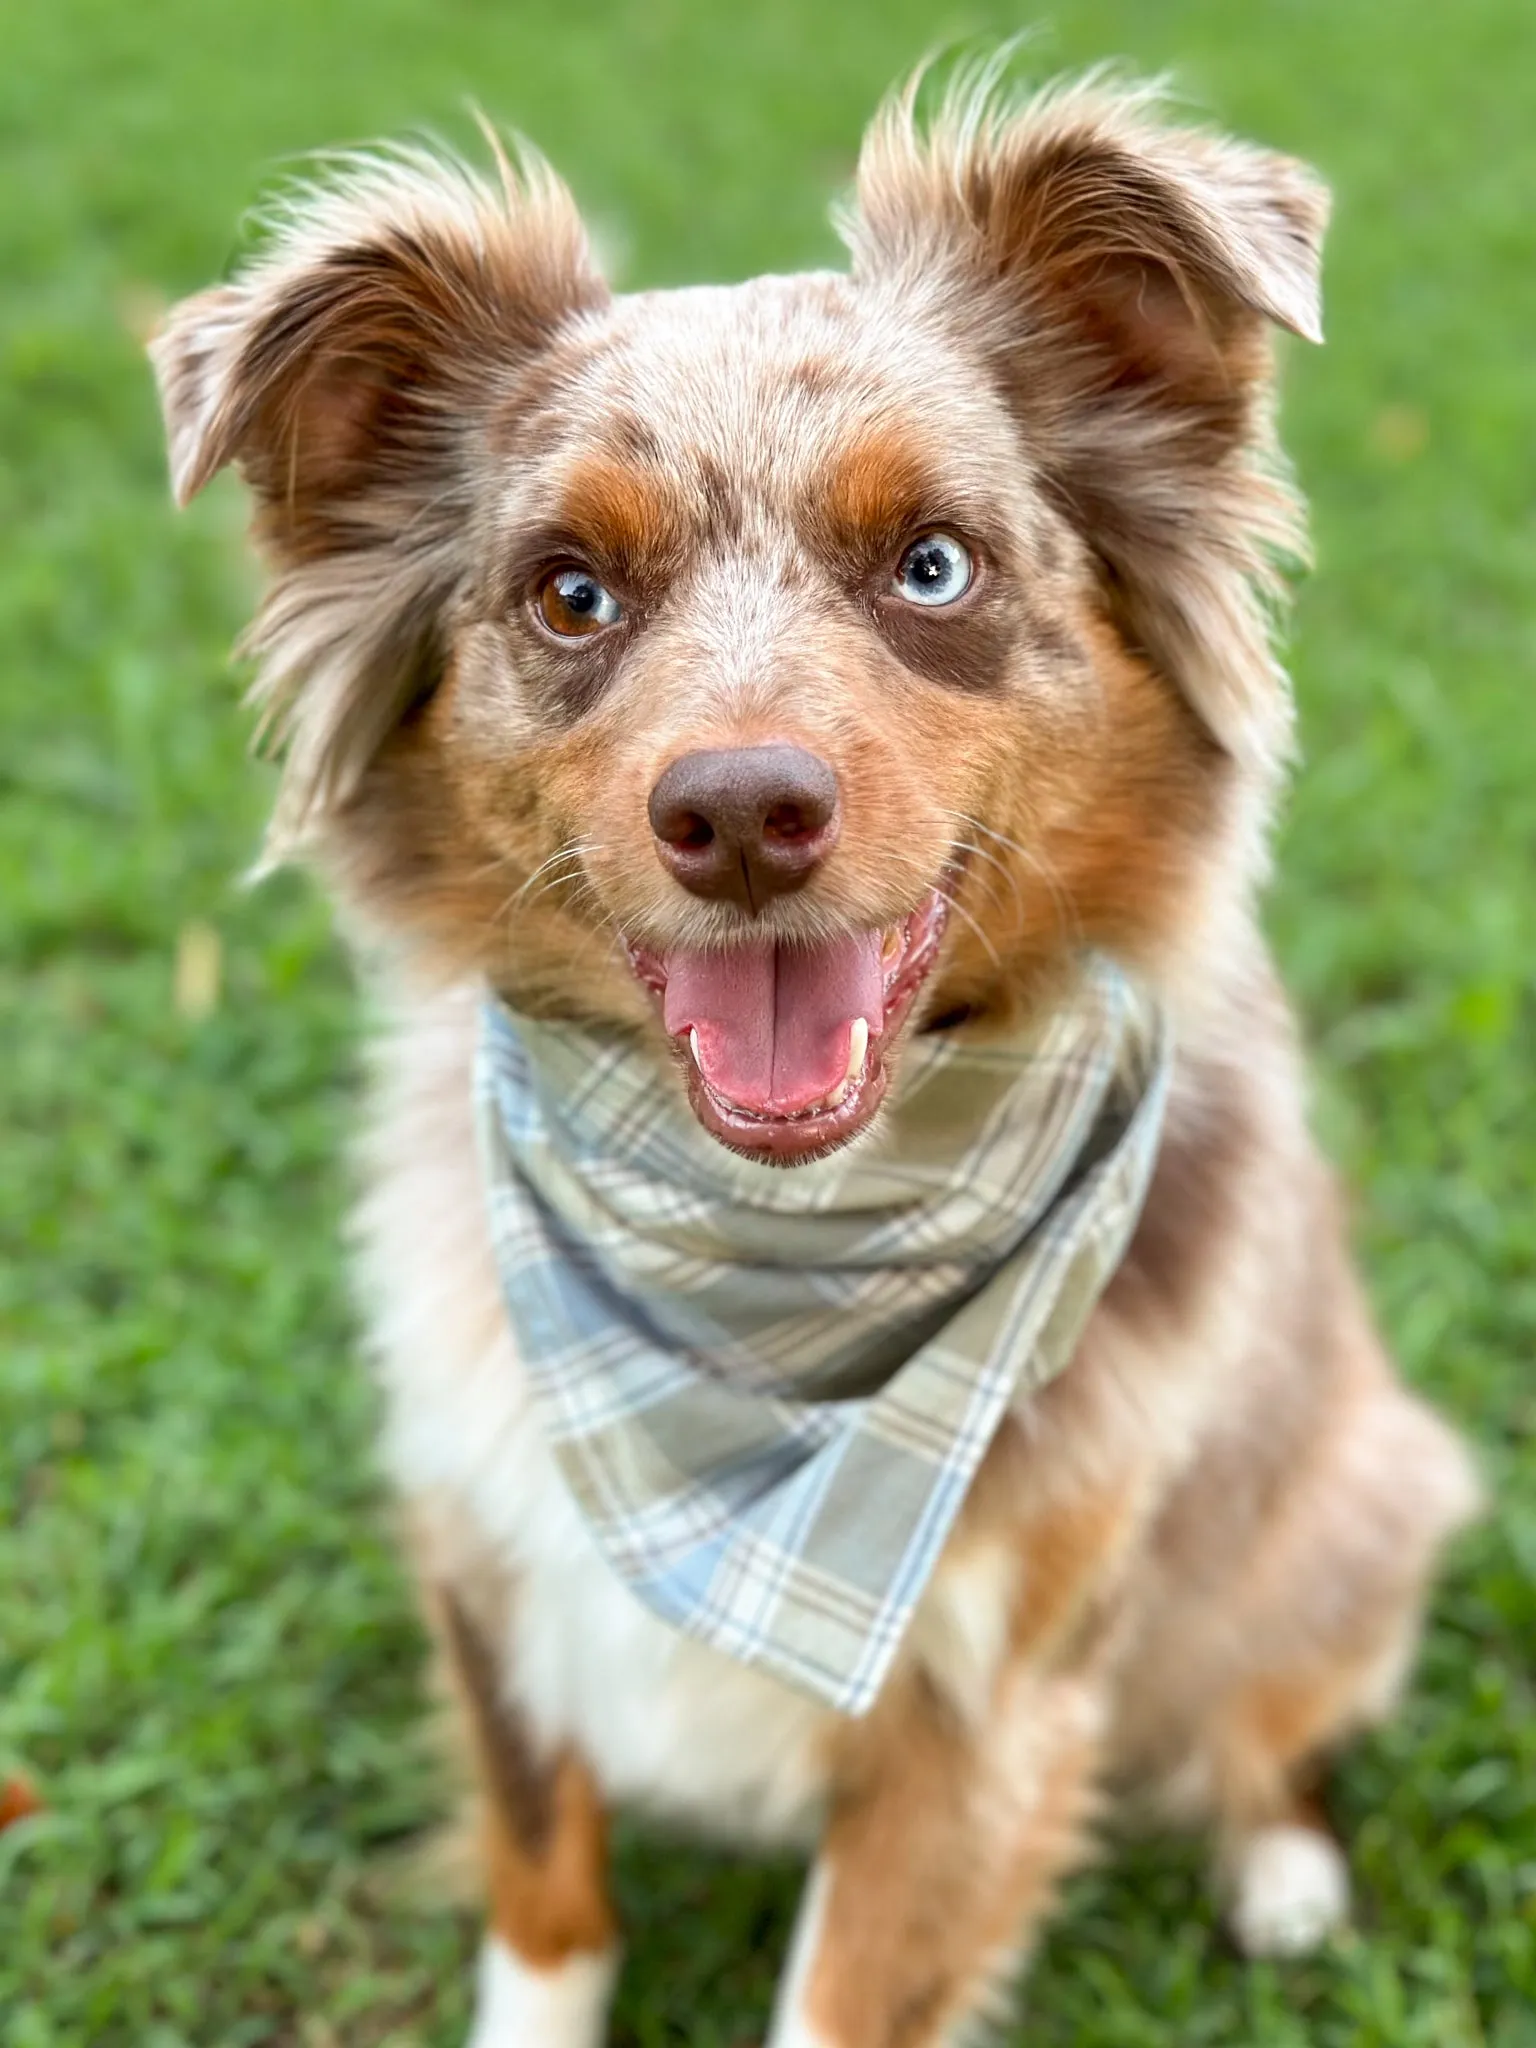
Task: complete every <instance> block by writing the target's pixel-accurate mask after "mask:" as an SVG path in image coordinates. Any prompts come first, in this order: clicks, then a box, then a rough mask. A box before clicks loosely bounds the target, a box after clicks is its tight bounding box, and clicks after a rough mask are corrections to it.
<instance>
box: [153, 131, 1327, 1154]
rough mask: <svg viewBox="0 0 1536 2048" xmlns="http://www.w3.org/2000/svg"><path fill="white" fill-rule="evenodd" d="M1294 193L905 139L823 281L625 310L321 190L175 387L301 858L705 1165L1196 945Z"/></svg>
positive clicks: (529, 216) (572, 255) (543, 211)
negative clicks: (668, 1107) (479, 987)
mask: <svg viewBox="0 0 1536 2048" xmlns="http://www.w3.org/2000/svg"><path fill="white" fill-rule="evenodd" d="M1322 215H1323V206H1322V201H1321V198H1320V195H1319V193H1318V190H1317V188H1316V187H1315V186H1314V185H1313V184H1312V183H1311V182H1310V181H1309V180H1308V179H1307V178H1306V177H1305V176H1304V175H1303V174H1301V173H1300V172H1299V171H1298V170H1297V168H1296V167H1295V166H1294V165H1291V164H1289V163H1287V162H1285V161H1284V160H1281V159H1275V158H1269V157H1265V156H1261V155H1259V154H1258V153H1256V152H1250V151H1246V150H1239V149H1236V148H1234V147H1233V146H1231V145H1225V144H1223V145H1217V144H1214V143H1211V142H1208V141H1206V140H1204V139H1199V138H1191V137H1188V136H1183V135H1177V134H1169V133H1167V132H1165V131H1160V130H1156V129H1152V128H1149V127H1147V126H1146V125H1145V124H1144V122H1143V119H1142V116H1141V113H1140V111H1139V109H1138V108H1137V107H1135V106H1130V105H1127V104H1125V103H1123V102H1113V103H1110V102H1105V101H1103V100H1100V99H1092V98H1089V97H1085V96H1081V95H1079V96H1077V97H1075V98H1067V99H1063V100H1059V101H1057V102H1055V103H1053V104H1051V105H1048V106H1043V107H1036V108H1035V109H1033V110H1027V111H1025V112H1024V113H1022V114H1018V115H1015V116H1012V117H1007V116H1004V115H1000V114H999V115H988V114H986V113H984V112H978V111H976V110H974V109H973V110H971V111H970V112H969V113H965V112H962V111H961V110H959V109H951V111H950V112H949V113H948V114H947V115H945V116H942V117H941V118H940V121H939V123H938V124H937V126H936V128H935V130H934V131H933V133H932V134H931V135H929V136H927V137H921V136H919V135H918V134H917V132H916V131H915V129H914V128H913V125H912V123H911V120H910V116H909V114H908V113H907V112H906V110H905V109H903V108H897V109H895V110H893V111H892V112H890V113H889V114H888V115H887V116H886V117H885V118H884V120H883V121H882V122H881V123H880V124H878V125H877V128H876V130H875V131H874V132H873V134H872V136H871V139H870V142H869V143H868V145H867V146H866V153H865V161H864V165H863V167H862V173H861V181H860V211H859V213H858V214H857V215H856V216H855V218H854V220H853V222H852V223H851V227H850V238H851V240H852V242H853V246H854V254H855V264H854V270H853V273H852V275H851V276H849V277H843V276H834V275H814V276H803V277H795V278H764V279H759V280H757V281H755V282H753V283H750V284H746V285H741V286H737V287H733V288H729V289H711V290H696V291H684V292H674V293H659V294H645V295H640V296H635V297H628V298H614V297H612V296H610V295H609V294H608V292H607V291H606V289H605V288H604V287H603V286H602V284H601V283H600V281H599V280H598V279H597V278H596V277H595V276H594V274H593V273H592V271H591V269H590V267H589V264H588V261H587V258H586V255H585V250H584V246H583V243H582V240H581V236H580V231H579V226H578V224H577V223H576V220H575V216H574V214H573V213H572V212H571V210H570V207H569V202H568V201H567V200H566V199H565V197H564V195H563V193H562V192H560V190H559V188H557V187H555V186H554V185H553V184H552V183H551V182H550V181H548V180H547V179H546V178H545V177H544V176H543V175H542V174H540V175H538V176H536V177H535V179H534V181H533V182H532V184H531V186H530V185H526V184H525V185H523V186H518V185H516V184H515V183H514V182H512V181H511V180H510V179H509V181H508V184H507V188H506V191H505V192H504V194H503V195H501V196H500V197H498V198H492V197H491V196H490V195H489V194H487V193H485V192H484V191H482V190H480V189H479V188H477V187H474V186H473V185H471V184H469V183H468V182H466V181H465V180H463V179H462V178H461V177H460V176H459V175H458V174H455V173H444V172H443V171H441V170H440V169H439V170H436V171H433V170H431V169H430V168H428V167H427V166H424V165H422V164H419V163H418V164H394V165H388V166H385V167H382V168H378V169H374V170H372V171H369V172H365V173H360V174H358V176H357V177H356V179H355V180H353V181H352V182H351V183H349V184H344V185H343V187H342V188H341V189H340V190H339V191H333V192H331V193H329V194H327V195H325V196H323V197H318V198H315V199H314V200H313V201H312V203H311V204H310V206H309V207H308V209H307V210H305V211H302V212H301V213H300V214H299V215H298V216H297V217H296V221H295V224H294V225H293V226H292V227H291V228H290V230H289V231H288V233H287V235H286V237H285V238H284V239H283V240H282V241H281V242H280V243H279V245H278V247H277V249H276V251H275V253H274V254H273V256H272V257H270V258H269V259H268V260H267V261H266V262H265V263H264V264H263V265H261V266H259V267H258V268H256V269H255V270H254V271H252V272H250V273H248V274H247V276H246V277H245V278H243V279H242V280H241V281H239V282H238V283H236V284H235V285H233V286H231V287H227V288H225V289H223V290H221V291H217V292H214V293H210V294H207V295H205V296H204V297H203V298H202V299H198V300H193V301H189V302H188V304H187V305H185V306H183V307H182V308H180V309H179V310H178V312H177V313H176V315H175V316H173V319H172V321H171V323H170V325H169V327H168V329H167V332H166V334H165V335H164V336H163V337H162V339H161V340H160V341H159V342H158V343H157V345H156V354H157V366H158V367H159V369H160V372H161V377H162V383H163V387H164V391H165V396H166V407H167V414H168V419H169V423H170V430H171V437H172V448H173V461H174V464H175V468H176V472H177V483H178V489H179V491H180V492H181V493H182V494H183V495H188V494H190V492H191V491H193V490H195V489H196V488H197V487H198V486H199V485H200V484H201V482H202V481H203V480H204V478H205V477H206V476H207V475H209V474H211V473H212V471H213V470H214V469H215V468H217V467H218V466H219V465H220V464H221V463H223V462H224V461H227V460H229V459H231V458H238V459H239V461H240V462H241V465H242V467H243V468H244V470H245V473H246V475H247V477H248V478H249V480H250V482H251V484H252V486H253V489H254V491H255V494H256V498H257V503H258V532H259V534H260V537H261V539H262V542H263V544H264V546H265V549H266V551H267V553H268V555H269V557H270V559H271V561H272V563H273V567H274V570H275V576H274V581H273V586H272V589H271V591H270V593H269V596H268V599H267V602H266V605H265V607H264V610H263V614H262V616H261V619H260V620H259V621H258V626H257V630H256V636H255V644H256V646H257V649H258V651H259V652H260V653H261V654H262V655H263V656H264V657H265V672H264V688H265V691H266V693H267V695H268V697H269V699H270V700H271V701H272V703H273V704H274V705H275V706H276V707H277V709H278V714H279V717H280V719H281V721H282V723H283V726H284V728H285V731H286V734H287V737H288V739H289V744H290V766H289V787H288V799H287V802H288V823H289V826H290V827H291V828H292V829H294V831H295V834H296V836H301V837H303V838H305V839H307V841H308V843H310V844H311V845H313V846H314V847H315V848H316V850H317V851H318V853H319V855H320V857H321V858H322V860H324V861H325V862H326V864H327V865H328V866H329V867H330V868H331V870H332V871H333V872H334V873H335V874H336V875H337V876H338V878H339V881H340V884H341V887H342V889H343V891H344V893H346V894H347V895H349V896H350V897H351V898H352V900H354V901H355V902H357V903H359V904H361V905H362V906H364V907H365V908H366V909H367V910H369V911H370V912H371V913H372V914H373V915H374V916H375V917H376V918H382V919H383V920H384V921H385V922H387V923H388V924H390V925H391V926H393V927H394V928H396V929H397V930H399V931H403V932H408V933H410V934H413V935H414V936H415V938H416V939H417V940H418V941H419V942H420V943H421V944H422V945H423V946H424V947H425V948H426V949H427V950H428V951H429V952H431V953H432V954H434V955H435V956H437V957H439V958H441V959H444V960H446V961H448V962H450V963H451V964H453V965H454V966H456V967H466V968H468V967H473V968H475V969H478V970H480V971H484V972H487V973H489V974H490V975H491V976H492V977H493V978H494V979H495V980H496V981H497V982H498V983H499V984H500V985H501V986H502V987H503V988H504V989H505V990H506V992H507V993H508V994H509V995H511V996H512V998H513V999H514V1000H516V1001H519V1002H521V1003H523V1004H525V1005H527V1006H530V1007H533V1008H536V1009H539V1010H541V1011H544V1012H546V1013H553V1014H567V1015H578V1016H585V1017H593V1016H597V1017H613V1018H620V1019H626V1020H632V1021H635V1022H638V1023H640V1024H641V1025H642V1026H643V1027H645V1028H650V1029H655V1030H658V1031H659V1032H660V1033H661V1034H662V1035H663V1036H664V1037H665V1039H666V1040H667V1041H668V1042H669V1043H670V1046H671V1048H672V1052H673V1057H674V1059H675V1062H676V1064H677V1066H678V1068H679V1070H680V1071H681V1072H683V1073H684V1074H685V1075H686V1078H687V1083H688V1090H689V1099H690V1100H691V1102H692V1104H693V1107H694V1110H695V1111H696V1113H697V1114H698V1116H699V1118H700V1120H701V1121H702V1122H703V1124H704V1125H705V1127H706V1128H707V1129H709V1130H710V1131H711V1132H713V1133H714V1135H715V1136H717V1137H718V1138H720V1139H721V1140H722V1141H723V1142H725V1143H727V1144H729V1145H731V1146H733V1147H735V1148H737V1149H739V1150H742V1151H746V1152H749V1153H753V1154H755V1155H758V1156H761V1157H765V1158H772V1159H776V1160H780V1161H785V1162H791V1161H794V1160H797V1159H801V1158H807V1157H811V1156H814V1155H816V1154H817V1153H819V1152H822V1151H825V1150H826V1149H828V1148H829V1147H831V1146H833V1145H836V1144H838V1143H841V1142H843V1141H844V1140H846V1139H847V1138H849V1137H851V1136H853V1135H854V1134H855V1133H857V1132H858V1131H860V1130H862V1129H863V1128H865V1127H866V1126H867V1124H868V1123H869V1121H870V1119H871V1117H872V1116H873V1115H874V1113H875V1110H876V1108H877V1107H878V1105H879V1102H880V1100H881V1097H882V1095H883V1093H884V1091H885V1088H886V1086H887V1084H888V1080H889V1077H890V1074H891V1072H892V1070H893V1067H894V1065H895V1063H896V1061H897V1059H898V1058H899V1048H900V1044H901V1041H902V1038H903V1036H904V1034H905V1033H907V1032H909V1031H911V1030H912V1029H915V1028H920V1027H922V1026H924V1025H929V1026H931V1025H934V1024H936V1023H943V1022H953V1021H957V1020H962V1019H965V1018H968V1017H973V1016H976V1015H978V1014H988V1013H997V1012H999V1011H1004V1010H1006V1009H1007V1008H1008V1007H1009V1006H1010V1005H1011V1004H1013V1003H1014V1002H1016V1001H1017V1000H1018V999H1019V997H1020V995H1021V994H1022V993H1023V992H1024V991H1026V990H1027V989H1028V988H1030V987H1031V986H1033V985H1035V983H1036V982H1037V980H1038V978H1039V977H1040V976H1041V975H1045V974H1049V973H1050V972H1051V971H1052V970H1053V968H1055V967H1056V966H1058V965H1059V964H1060V962H1061V961H1062V960H1063V959H1064V958H1065V957H1067V956H1068V955H1070V953H1071V952H1072V951H1073V950H1074V949H1076V948H1077V947H1079V946H1081V945H1083V944H1095V945H1101V946H1105V947H1108V948H1110V949H1111V950H1114V951H1116V952H1118V953H1120V954H1121V955H1122V956H1128V957H1131V958H1134V959H1148V958H1151V957H1153V956H1154V955H1155V953H1156V950H1157V948H1158V946H1159V945H1160V944H1162V943H1164V942H1166V941H1167V940H1169V938H1170V937H1171V936H1172V935H1173V934H1174V933H1175V932H1176V930H1177V928H1178V926H1179V923H1180V920H1181V919H1187V918H1189V917H1190V916H1192V915H1193V914H1194V906H1195V904H1196V902H1197V899H1198V896H1199V892H1200V890H1201V887H1202V882H1203V878H1204V877H1205V876H1206V875H1207V874H1208V872H1209V869H1210V865H1211V862H1212V860H1213V858H1215V857H1216V855H1215V851H1214V850H1215V849H1216V848H1218V847H1220V846H1222V845H1224V844H1225V843H1226V841H1227V839H1228V837H1230V832H1231V829H1232V827H1233V820H1234V818H1235V816H1236V815H1237V813H1238V811H1239V810H1240V809H1241V808H1242V806H1241V802H1240V799H1241V796H1242V793H1243V792H1244V791H1245V790H1251V789H1252V788H1253V787H1254V786H1255V784H1256V783H1258V782H1261V781H1262V779H1263V774H1264V769H1265V764H1266V762H1267V761H1268V759H1269V758H1270V757H1271V756H1272V755H1273V754H1274V752H1275V751H1276V748H1277V746H1278V744H1279V742H1280V741H1281V739H1282V738H1283V725H1284V701H1283V694H1282V692H1281V691H1280V690H1279V688H1278V685H1277V683H1276V680H1275V678H1274V677H1273V675H1272V673H1271V671H1270V668H1269V663H1268V656H1267V652H1266V649H1265V644H1264V633H1263V624H1262V619H1261V616H1260V612H1259V609H1258V607H1257V604H1256V600H1255V595H1254V585H1255V582H1256V581H1259V580H1262V577H1263V574H1264V550H1265V549H1266V547H1268V546H1271V545H1273V544H1274V543H1276V542H1277V541H1283V540H1285V539H1286V538H1287V537H1288V534H1289V528H1288V525H1287V515H1288V512H1289V501H1288V500H1287V499H1286V498H1285V496H1284V494H1283V493H1282V492H1280V491H1279V490H1278V489H1277V487H1276V486H1275V485H1274V484H1273V483H1270V482H1266V481H1265V480H1264V479H1263V478H1262V476H1261V475H1260V474H1259V472H1258V470H1257V469H1256V467H1255V463H1254V457H1255V455H1256V454H1258V453H1262V451H1263V446H1264V417H1263V413H1264V408H1263V398H1264V393H1265V386H1266V382H1267V349H1266V345H1265V342H1264V338H1263V332H1262V329H1263V323H1264V320H1265V319H1266V318H1268V319H1276V320H1280V321H1282V322H1284V323H1285V324H1288V325H1291V326H1293V327H1296V328H1298V329H1300V330H1302V331H1308V330H1310V329H1312V328H1313V327H1314V326H1315V320H1316V314H1315V298H1314V289H1315V257H1316V247H1317V240H1318V236H1319V234H1320V231H1321V225H1322Z"/></svg>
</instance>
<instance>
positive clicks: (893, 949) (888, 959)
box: [880, 924, 901, 967]
mask: <svg viewBox="0 0 1536 2048" xmlns="http://www.w3.org/2000/svg"><path fill="white" fill-rule="evenodd" d="M900 957H901V926H900V925H899V924H893V925H888V926H887V927H886V932H885V937H884V938H883V939H882V940H881V942H880V965H881V966H882V967H890V966H891V965H892V964H893V963H894V962H895V961H897V960H899V959H900Z"/></svg>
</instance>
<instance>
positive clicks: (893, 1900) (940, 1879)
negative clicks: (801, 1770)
mask: <svg viewBox="0 0 1536 2048" xmlns="http://www.w3.org/2000/svg"><path fill="white" fill-rule="evenodd" d="M1101 1718H1102V1716H1101V1711H1100V1702H1099V1699H1098V1695H1097V1691H1096V1689H1095V1688H1094V1687H1093V1686H1092V1685H1090V1684H1089V1683H1087V1682H1084V1681H1082V1680H1080V1679H1077V1678H1072V1679H1066V1678H1061V1677H1048V1676H1042V1675H1041V1674H1040V1673H1038V1672H1036V1671H1032V1670H1030V1669H1029V1668H1028V1667H1027V1666H1022V1665H1021V1666H1019V1667H1016V1668H1013V1669H1010V1670H1007V1671H1005V1672H1004V1673H1003V1674H1002V1676H1001V1678H1000V1680H999V1682H998V1685H997V1688H996V1691H995V1694H994V1696H993V1699H992V1701H991V1703H990V1705H989V1707H988V1708H987V1710H986V1712H985V1714H984V1716H983V1718H982V1719H981V1720H980V1721H979V1722H967V1721H966V1720H964V1719H962V1717H961V1716H960V1714H959V1713H958V1711H957V1710H956V1709H955V1708H954V1707H953V1706H952V1705H951V1704H950V1703H949V1702H948V1701H947V1700H945V1699H944V1698H943V1697H942V1696H941V1694H940V1693H939V1692H938V1691H937V1690H936V1689H935V1688H934V1687H933V1685H932V1684H931V1683H929V1682H928V1681H927V1680H926V1679H925V1678H924V1677H923V1676H922V1675H921V1674H913V1675H911V1676H909V1677H908V1678H907V1679H906V1680H904V1681H902V1682H900V1683H898V1684H897V1685H896V1686H895V1687H894V1688H893V1689H892V1692H891V1695H890V1696H889V1697H888V1698H886V1699H884V1700H882V1701H881V1702H880V1704H879V1705H878V1706H877V1707H876V1709H875V1711H874V1713H873V1714H871V1715H870V1717H869V1719H868V1720H867V1721H866V1722H859V1723H856V1724H851V1726H850V1729H849V1732H848V1734H847V1736H846V1738H845V1740H844V1742H843V1743H842V1744H841V1745H840V1750H841V1753H840V1756H839V1770H838V1778H837V1782H836V1786H835V1790H834V1795H833V1804H832V1811H831V1818H830V1821H829V1824H828V1828H827V1832H826V1836H825V1839H824V1841H823V1843H822V1847H821V1851H820V1854H819V1855H818V1857H817V1860H816V1863H815V1866H814V1868H813V1870H812V1873H811V1877H810V1882H809V1884H808V1885H807V1888H806V1893H805V1898H804V1901H803V1903H802V1906H801V1909H800V1917H799V1921H798V1924H797V1927H796V1931H795V1938H794V1943H793V1946H792V1949H791V1953H790V1959H789V1964H788V1967H787V1969H786V1972H785V1975H784V1979H783V1982H782V1984H781V1987H780V1992H779V1999H778V2005H777V2009H776V2011H775V2015H774V2023H773V2029H772V2033H771V2036H770V2041H769V2048H938V2044H941V2043H945V2042H948V2041H949V2040H951V2039H952V2038H953V2037H954V2036H955V2034H956V2033H957V2031H958V2030H959V2029H960V2028H961V2026H962V2025H963V2023H964V2022H965V2021H966V2020H967V2019H969V2018H971V2017H972V2016H974V2015H976V2014H977V2013H979V2012H981V2011H983V2010H985V2009H986V2008H987V2006H988V2004H989V2002H990V2001H991V2000H993V1999H994V1998H995V1997H996V1996H997V1994H998V1993H999V1991H1000V1990H1001V1989H1002V1988H1003V1987H1004V1986H1005V1985H1006V1984H1007V1982H1008V1980H1009V1979H1010V1978H1011V1977H1012V1975H1013V1974H1014V1972H1015V1971H1016V1970H1017V1968H1018V1966H1019V1964H1020V1962H1021V1961H1022V1959H1023V1956H1024V1954H1025V1953H1026V1952H1027V1949H1028V1947H1029V1943H1030V1938H1031V1934H1032V1931H1033V1929H1034V1926H1035V1924H1036V1922H1037V1921H1038V1919H1039V1917H1040V1915H1041V1913H1042V1912H1043V1911H1044V1910H1045V1908H1046V1907H1047V1905H1048V1904H1049V1902H1050V1899H1051V1895H1052V1891H1053V1887H1054V1884H1055V1881H1056V1879H1057V1878H1058V1877H1059V1876H1060V1875H1061V1874H1062V1873H1063V1872H1064V1871H1065V1870H1066V1869H1067V1868H1068V1867H1069V1866H1070V1865H1071V1863H1072V1862H1073V1861H1074V1860H1075V1859H1076V1857H1077V1855H1078V1853H1079V1850H1080V1847H1081V1843H1082V1840H1083V1823H1084V1818H1085V1813H1086V1808H1087V1805H1088V1799H1089V1790H1090V1786H1091V1781H1092V1776H1093V1771H1094V1765H1095V1762H1096V1758H1097V1752H1098V1736H1099V1725H1100V1721H1101Z"/></svg>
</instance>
